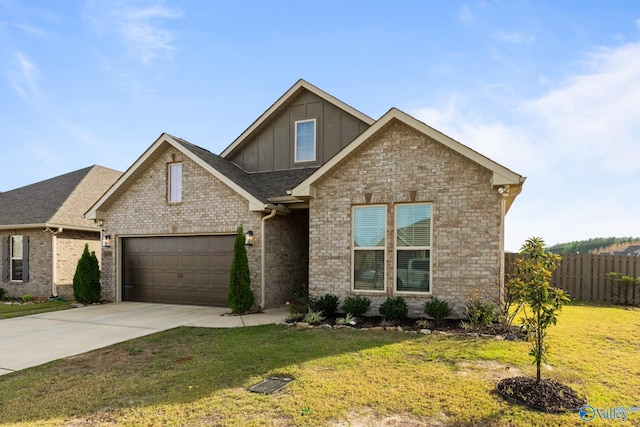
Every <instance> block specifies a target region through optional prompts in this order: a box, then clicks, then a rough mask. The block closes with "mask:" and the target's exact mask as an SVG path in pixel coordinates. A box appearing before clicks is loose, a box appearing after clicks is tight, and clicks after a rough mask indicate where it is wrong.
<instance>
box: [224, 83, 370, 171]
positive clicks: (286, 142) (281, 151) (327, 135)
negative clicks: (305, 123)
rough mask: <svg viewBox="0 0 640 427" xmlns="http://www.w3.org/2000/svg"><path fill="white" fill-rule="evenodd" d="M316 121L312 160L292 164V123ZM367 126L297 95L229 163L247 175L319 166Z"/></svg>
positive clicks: (314, 98)
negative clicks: (241, 169)
mask: <svg viewBox="0 0 640 427" xmlns="http://www.w3.org/2000/svg"><path fill="white" fill-rule="evenodd" d="M308 119H316V161H315V162H304V163H296V162H295V161H294V144H295V141H294V138H295V122H296V121H298V120H308ZM367 127H368V125H367V124H366V123H364V122H363V121H361V120H359V119H357V118H355V117H354V116H352V115H350V114H348V113H346V112H344V111H343V110H341V109H340V108H338V107H336V106H335V105H333V104H331V103H329V102H327V101H325V100H323V99H322V98H320V97H319V96H317V95H315V94H312V93H310V92H305V93H303V94H302V95H300V97H299V98H297V99H296V100H295V101H294V102H293V103H291V104H290V105H289V106H288V107H287V108H286V109H285V110H284V111H283V112H282V113H280V115H278V116H277V117H276V118H275V119H274V120H272V121H271V122H269V123H268V124H267V126H266V127H264V128H263V129H262V130H260V132H259V133H257V134H256V135H255V136H254V137H252V138H251V140H250V141H249V142H248V143H247V144H246V145H245V147H244V148H243V149H242V150H241V151H240V152H239V153H237V154H235V155H234V156H233V157H232V158H231V161H233V162H234V163H235V164H237V165H238V166H240V167H241V168H243V169H244V170H246V171H247V172H267V171H273V170H286V169H295V168H298V167H304V166H320V165H322V164H323V163H325V162H326V161H327V160H329V159H330V158H331V157H333V156H334V155H335V154H336V153H337V152H338V151H340V150H341V149H342V148H344V147H345V146H346V145H347V144H348V143H349V142H351V141H353V140H354V139H355V138H356V137H357V136H358V135H360V134H361V133H362V132H364V131H365V130H366V129H367Z"/></svg>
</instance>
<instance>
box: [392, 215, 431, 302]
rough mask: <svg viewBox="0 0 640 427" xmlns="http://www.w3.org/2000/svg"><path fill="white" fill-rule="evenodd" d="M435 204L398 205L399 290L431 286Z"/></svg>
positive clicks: (397, 262)
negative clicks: (432, 215) (432, 206)
mask: <svg viewBox="0 0 640 427" xmlns="http://www.w3.org/2000/svg"><path fill="white" fill-rule="evenodd" d="M430 283H431V205H430V204H427V203H420V204H407V205H396V290H397V291H398V292H430V290H431V286H430Z"/></svg>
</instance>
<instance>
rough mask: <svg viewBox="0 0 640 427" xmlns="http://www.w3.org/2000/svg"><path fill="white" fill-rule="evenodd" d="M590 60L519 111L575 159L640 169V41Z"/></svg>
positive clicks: (614, 167) (612, 167) (609, 167)
mask: <svg viewBox="0 0 640 427" xmlns="http://www.w3.org/2000/svg"><path fill="white" fill-rule="evenodd" d="M590 64H591V67H592V70H590V72H588V73H584V74H582V75H578V76H575V77H572V78H571V79H569V80H567V81H566V82H565V83H564V84H563V85H561V86H560V87H559V88H557V89H555V90H553V91H551V92H549V93H548V94H546V95H544V96H542V97H540V98H538V99H535V100H532V101H528V102H525V103H523V104H522V111H523V112H524V113H525V114H527V115H529V116H530V117H531V118H532V119H534V121H535V123H536V124H537V125H539V126H540V128H539V129H540V130H542V131H544V133H545V134H546V138H549V139H552V140H554V142H555V143H556V147H557V149H559V150H561V152H562V153H563V155H564V156H567V157H571V158H572V159H573V161H574V162H588V161H596V162H598V163H599V164H600V165H602V166H603V167H604V168H605V169H606V170H608V171H620V170H627V171H640V145H639V144H638V135H639V134H640V120H638V117H639V115H638V114H639V113H638V112H639V111H640V43H632V44H627V45H624V46H622V47H619V48H617V49H602V50H600V51H598V52H597V53H595V54H594V55H592V57H591V61H590Z"/></svg>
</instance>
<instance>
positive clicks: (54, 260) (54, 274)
mask: <svg viewBox="0 0 640 427" xmlns="http://www.w3.org/2000/svg"><path fill="white" fill-rule="evenodd" d="M63 230H64V229H63V228H62V227H58V229H57V230H56V231H53V230H52V229H51V228H49V227H47V228H46V229H45V230H44V231H48V232H49V233H51V296H52V297H57V296H58V248H57V247H58V244H57V242H58V234H60V233H62V231H63Z"/></svg>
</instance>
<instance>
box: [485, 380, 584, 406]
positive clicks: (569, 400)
mask: <svg viewBox="0 0 640 427" xmlns="http://www.w3.org/2000/svg"><path fill="white" fill-rule="evenodd" d="M496 390H497V392H498V394H500V395H501V396H502V397H503V398H505V399H506V400H508V401H509V402H515V403H519V404H522V405H526V406H528V407H530V408H533V409H537V410H539V411H543V412H577V411H578V410H579V409H580V408H581V407H582V406H583V405H585V404H586V403H587V401H586V400H585V399H583V398H582V397H580V396H578V395H577V394H576V392H575V391H573V389H572V388H571V387H569V386H566V385H564V384H561V383H559V382H557V381H553V380H548V379H543V380H540V383H539V384H538V383H536V380H535V378H529V377H511V378H505V379H503V380H501V381H500V382H499V383H498V384H497V386H496Z"/></svg>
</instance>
